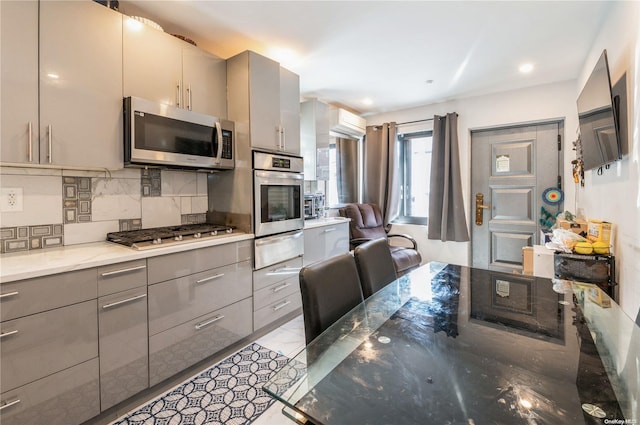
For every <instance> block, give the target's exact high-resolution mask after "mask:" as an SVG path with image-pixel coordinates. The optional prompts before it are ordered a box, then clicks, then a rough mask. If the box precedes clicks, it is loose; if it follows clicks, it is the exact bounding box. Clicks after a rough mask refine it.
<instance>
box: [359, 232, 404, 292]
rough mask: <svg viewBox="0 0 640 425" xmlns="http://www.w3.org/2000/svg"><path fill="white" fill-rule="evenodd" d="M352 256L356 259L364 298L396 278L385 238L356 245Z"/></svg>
mask: <svg viewBox="0 0 640 425" xmlns="http://www.w3.org/2000/svg"><path fill="white" fill-rule="evenodd" d="M353 257H354V258H355V260H356V267H357V268H358V275H359V276H360V284H361V285H362V295H364V297H365V298H369V297H370V296H371V295H373V294H374V293H376V292H378V291H379V290H380V289H382V288H384V287H385V286H387V285H388V284H389V283H391V282H393V281H394V280H396V278H397V276H396V268H395V266H394V265H393V258H391V250H390V249H389V244H388V243H387V241H386V240H385V239H374V240H372V241H369V242H365V243H363V244H362V245H358V246H356V248H355V249H354V250H353Z"/></svg>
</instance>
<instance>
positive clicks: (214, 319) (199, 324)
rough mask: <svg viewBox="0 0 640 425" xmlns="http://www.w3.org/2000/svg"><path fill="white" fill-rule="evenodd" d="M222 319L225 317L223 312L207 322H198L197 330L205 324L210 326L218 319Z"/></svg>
mask: <svg viewBox="0 0 640 425" xmlns="http://www.w3.org/2000/svg"><path fill="white" fill-rule="evenodd" d="M222 319H224V315H223V314H221V315H220V316H216V317H214V318H213V319H211V320H207V321H206V322H202V323H197V324H196V326H195V328H196V330H200V329H202V328H204V327H205V326H209V325H210V324H212V323H215V322H217V321H218V320H222Z"/></svg>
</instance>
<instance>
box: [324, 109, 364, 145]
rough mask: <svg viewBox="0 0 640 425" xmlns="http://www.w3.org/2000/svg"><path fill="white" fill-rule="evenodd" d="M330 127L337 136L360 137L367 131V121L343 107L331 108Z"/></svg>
mask: <svg viewBox="0 0 640 425" xmlns="http://www.w3.org/2000/svg"><path fill="white" fill-rule="evenodd" d="M329 127H330V129H331V132H332V133H337V136H338V137H340V136H346V137H351V138H355V139H359V138H361V137H362V136H364V134H365V133H366V128H367V121H366V120H365V119H364V118H362V117H359V116H357V115H356V114H354V113H351V112H349V111H347V110H346V109H342V108H333V107H332V108H330V109H329Z"/></svg>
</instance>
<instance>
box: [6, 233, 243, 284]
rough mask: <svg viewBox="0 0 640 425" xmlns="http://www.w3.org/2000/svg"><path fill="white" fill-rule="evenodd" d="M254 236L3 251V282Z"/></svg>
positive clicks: (97, 243) (238, 234) (92, 244)
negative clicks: (154, 244)
mask: <svg viewBox="0 0 640 425" xmlns="http://www.w3.org/2000/svg"><path fill="white" fill-rule="evenodd" d="M253 238H254V235H253V233H233V234H231V235H224V236H218V237H216V238H211V239H205V240H201V241H197V242H189V243H184V244H175V245H169V246H165V247H160V248H153V249H147V250H142V251H138V250H135V249H133V248H129V247H127V246H124V245H118V244H115V243H111V242H106V241H105V242H94V243H87V244H80V245H69V246H64V247H61V248H50V249H41V250H36V251H29V252H23V253H15V254H3V255H2V256H0V283H8V282H14V281H16V280H21V279H29V278H33V277H40V276H46V275H50V274H56V273H63V272H70V271H74V270H82V269H88V268H91V267H99V266H104V265H108V264H115V263H120V262H124V261H131V260H139V259H144V258H150V257H156V256H159V255H165V254H172V253H175V252H183V251H189V250H192V249H198V248H206V247H210V246H215V245H222V244H227V243H232V242H240V241H244V240H251V239H253Z"/></svg>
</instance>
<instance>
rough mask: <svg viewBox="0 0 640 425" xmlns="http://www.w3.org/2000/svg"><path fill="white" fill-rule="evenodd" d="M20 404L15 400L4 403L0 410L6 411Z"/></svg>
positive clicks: (18, 400)
mask: <svg viewBox="0 0 640 425" xmlns="http://www.w3.org/2000/svg"><path fill="white" fill-rule="evenodd" d="M18 403H20V399H19V398H17V399H15V400H13V401H11V402H9V403H4V404H3V405H2V406H0V410H3V409H6V408H7V407H11V406H14V405H16V404H18Z"/></svg>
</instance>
